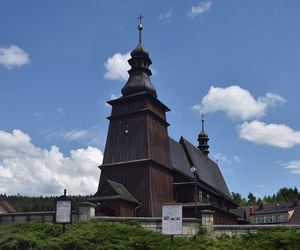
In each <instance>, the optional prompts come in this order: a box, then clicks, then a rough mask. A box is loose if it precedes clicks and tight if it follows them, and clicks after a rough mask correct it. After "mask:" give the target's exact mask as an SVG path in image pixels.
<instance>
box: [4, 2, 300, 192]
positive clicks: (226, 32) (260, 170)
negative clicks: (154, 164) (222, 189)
mask: <svg viewBox="0 0 300 250" xmlns="http://www.w3.org/2000/svg"><path fill="white" fill-rule="evenodd" d="M140 13H142V14H143V15H144V16H145V18H144V19H143V24H144V31H143V44H144V46H145V47H146V48H147V49H148V51H149V53H150V57H151V59H152V61H153V65H152V70H153V72H154V74H153V76H152V78H151V79H152V82H153V84H154V85H155V87H156V89H157V93H158V96H159V99H160V100H161V101H162V102H163V103H165V104H166V105H167V106H168V107H169V108H170V109H171V110H172V111H171V112H170V113H169V114H168V121H169V123H170V124H171V126H170V127H169V135H170V136H171V137H173V138H174V139H176V140H178V139H179V138H180V136H181V135H182V136H184V137H186V138H187V139H189V140H190V141H191V142H193V143H194V144H196V139H197V135H198V133H199V132H200V124H201V123H200V120H201V118H200V113H205V116H206V124H205V126H206V131H207V132H208V134H209V137H210V141H209V144H210V151H211V153H210V157H211V158H212V159H214V160H218V163H219V166H220V168H221V170H222V172H223V175H224V177H225V179H226V181H227V185H228V187H229V189H230V191H234V192H239V193H241V194H242V195H243V196H246V195H247V194H248V192H253V193H254V194H255V195H257V196H263V195H266V194H273V193H274V192H276V191H277V190H278V189H279V188H281V187H285V186H286V187H294V186H297V187H298V188H300V186H299V181H300V156H299V144H300V118H299V115H298V113H299V112H297V111H298V110H297V108H298V107H299V100H298V93H299V92H300V87H299V83H300V70H299V65H300V59H299V58H300V46H299V44H300V30H299V23H300V16H299V13H300V2H299V1H297V0H294V1H292V0H291V1H280V0H272V1H267V0H266V1H260V0H256V1H255V0H253V1H232V0H228V1H220V0H219V1H218V0H215V1H126V2H125V1H121V0H112V1H92V0H89V1H79V0H72V1H71V0H70V1H38V0H29V1H14V0H10V1H6V0H3V1H1V4H0V192H1V193H3V192H5V193H9V194H13V193H18V192H19V193H21V194H29V195H40V194H45V195H47V194H58V193H61V192H62V190H63V188H65V187H67V188H68V189H69V190H70V192H71V193H93V192H95V191H96V188H97V183H98V179H99V170H98V169H97V167H95V166H97V165H98V164H100V162H101V160H102V152H103V150H104V145H105V138H106V133H107V127H108V121H107V120H106V117H107V116H109V114H110V108H109V107H107V105H105V102H106V101H108V100H110V99H111V98H115V97H118V96H119V95H120V91H121V88H122V86H123V85H124V84H125V83H126V78H127V75H126V69H127V67H128V66H127V64H126V60H127V59H128V52H130V51H131V50H132V49H134V48H135V46H136V45H137V42H138V32H137V19H136V17H137V16H138V15H139V14H140Z"/></svg>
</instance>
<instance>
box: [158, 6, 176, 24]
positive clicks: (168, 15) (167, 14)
mask: <svg viewBox="0 0 300 250" xmlns="http://www.w3.org/2000/svg"><path fill="white" fill-rule="evenodd" d="M172 15H173V9H172V8H170V9H168V10H167V11H166V12H163V13H160V14H159V19H160V20H163V19H166V20H168V21H169V20H170V18H171V17H172Z"/></svg>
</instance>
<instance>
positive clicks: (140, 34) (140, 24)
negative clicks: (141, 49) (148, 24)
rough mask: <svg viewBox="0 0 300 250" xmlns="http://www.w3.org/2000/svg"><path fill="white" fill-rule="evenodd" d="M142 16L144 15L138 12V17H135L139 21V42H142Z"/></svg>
mask: <svg viewBox="0 0 300 250" xmlns="http://www.w3.org/2000/svg"><path fill="white" fill-rule="evenodd" d="M142 18H144V16H142V14H140V15H139V16H138V18H137V19H140V23H139V25H138V29H139V44H142V29H143V24H142Z"/></svg>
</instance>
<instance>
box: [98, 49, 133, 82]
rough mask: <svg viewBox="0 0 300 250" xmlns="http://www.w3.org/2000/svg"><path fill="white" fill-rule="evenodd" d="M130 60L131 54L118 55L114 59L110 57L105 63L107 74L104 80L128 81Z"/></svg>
mask: <svg viewBox="0 0 300 250" xmlns="http://www.w3.org/2000/svg"><path fill="white" fill-rule="evenodd" d="M129 59H130V52H128V53H126V54H124V55H122V54H121V53H116V54H114V55H113V56H112V57H109V58H108V59H107V61H106V62H105V63H104V67H105V70H106V72H105V73H104V78H105V79H108V80H127V79H128V73H127V71H128V70H129V69H130V65H129V63H128V60H129Z"/></svg>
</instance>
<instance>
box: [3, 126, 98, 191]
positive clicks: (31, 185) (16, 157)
mask: <svg viewBox="0 0 300 250" xmlns="http://www.w3.org/2000/svg"><path fill="white" fill-rule="evenodd" d="M102 158H103V155H102V152H101V151H100V150H99V149H98V148H95V147H90V146H89V147H87V148H85V149H84V148H80V149H77V150H71V152H70V156H64V154H63V153H62V152H60V150H59V148H58V147H56V146H52V147H51V149H50V150H48V149H42V148H39V147H37V146H35V145H33V144H32V142H31V138H30V137H29V135H27V134H25V133H24V132H22V131H21V130H14V131H13V132H12V133H8V132H5V131H1V130H0V193H7V194H16V193H21V194H25V195H58V194H61V193H62V191H63V189H64V188H66V189H67V190H68V193H70V194H92V193H95V192H96V190H97V185H98V181H99V169H98V168H97V166H99V165H100V164H101V162H102Z"/></svg>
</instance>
